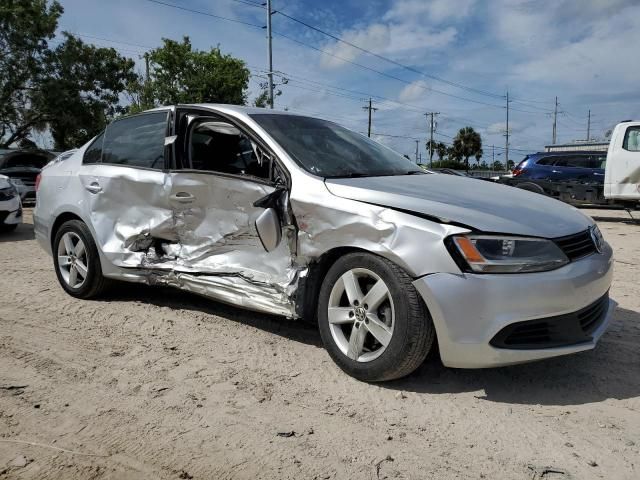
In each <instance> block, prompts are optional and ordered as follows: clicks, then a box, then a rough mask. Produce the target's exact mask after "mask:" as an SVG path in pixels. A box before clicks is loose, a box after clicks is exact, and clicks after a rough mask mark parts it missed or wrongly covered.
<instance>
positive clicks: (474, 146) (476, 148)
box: [450, 127, 483, 171]
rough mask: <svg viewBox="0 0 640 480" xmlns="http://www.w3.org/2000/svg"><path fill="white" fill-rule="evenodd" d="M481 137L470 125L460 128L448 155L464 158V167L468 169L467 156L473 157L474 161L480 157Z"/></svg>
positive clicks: (457, 158)
mask: <svg viewBox="0 0 640 480" xmlns="http://www.w3.org/2000/svg"><path fill="white" fill-rule="evenodd" d="M482 153H483V152H482V138H481V137H480V134H479V133H478V132H476V131H475V130H474V129H473V128H471V127H464V128H461V129H460V131H459V132H458V134H457V135H456V136H455V138H454V139H453V145H452V147H451V150H450V157H452V158H454V159H456V160H462V159H464V164H465V168H466V169H467V171H468V170H469V157H475V158H476V161H479V160H480V158H482Z"/></svg>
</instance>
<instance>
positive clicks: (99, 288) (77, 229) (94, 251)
mask: <svg viewBox="0 0 640 480" xmlns="http://www.w3.org/2000/svg"><path fill="white" fill-rule="evenodd" d="M67 232H73V233H75V234H76V235H78V236H79V237H80V239H82V242H83V243H84V245H85V250H86V255H87V276H86V278H85V281H84V283H83V284H82V285H80V286H79V287H77V288H74V287H71V286H70V285H69V284H68V283H67V282H66V281H65V280H64V278H63V277H62V274H61V273H60V268H59V266H58V253H57V252H58V245H59V243H60V242H61V241H62V236H63V235H64V234H65V233H67ZM53 265H54V269H55V272H56V276H57V277H58V281H59V282H60V285H61V286H62V288H63V289H64V291H65V292H67V293H68V294H69V295H71V296H72V297H76V298H82V299H90V298H96V297H99V296H100V295H102V294H103V293H104V292H105V291H106V290H107V288H108V286H109V284H110V282H109V281H108V279H106V278H105V277H104V276H103V275H102V267H101V266H100V256H99V255H98V248H97V247H96V243H95V241H94V240H93V236H92V235H91V232H90V231H89V228H88V227H87V226H86V225H85V224H84V223H83V222H82V221H80V220H69V221H67V222H65V223H63V224H62V225H61V226H60V228H59V229H58V231H57V232H56V234H55V237H54V240H53Z"/></svg>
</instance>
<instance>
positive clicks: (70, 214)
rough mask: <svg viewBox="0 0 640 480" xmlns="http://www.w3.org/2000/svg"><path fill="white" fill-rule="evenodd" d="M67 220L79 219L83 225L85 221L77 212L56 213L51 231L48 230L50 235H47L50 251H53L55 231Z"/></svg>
mask: <svg viewBox="0 0 640 480" xmlns="http://www.w3.org/2000/svg"><path fill="white" fill-rule="evenodd" d="M69 220H80V221H81V222H82V223H84V224H85V225H86V223H87V222H85V221H84V220H83V219H82V218H81V217H80V216H79V215H77V214H75V213H73V212H63V213H61V214H60V215H58V216H57V217H56V219H55V220H54V222H53V224H52V225H51V232H50V235H49V243H50V245H51V248H52V251H53V247H54V245H53V241H54V240H55V238H56V233H57V232H58V230H59V229H60V227H61V226H62V225H63V224H64V223H65V222H68V221H69Z"/></svg>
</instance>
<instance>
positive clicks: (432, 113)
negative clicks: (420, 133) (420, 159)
mask: <svg viewBox="0 0 640 480" xmlns="http://www.w3.org/2000/svg"><path fill="white" fill-rule="evenodd" d="M435 115H440V112H427V113H425V116H426V117H427V118H429V117H431V121H430V122H429V123H430V131H431V135H430V136H429V168H431V167H433V132H434V130H435V121H434V116H435Z"/></svg>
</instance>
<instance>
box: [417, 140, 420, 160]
mask: <svg viewBox="0 0 640 480" xmlns="http://www.w3.org/2000/svg"><path fill="white" fill-rule="evenodd" d="M419 144H420V140H416V163H418V148H419Z"/></svg>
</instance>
